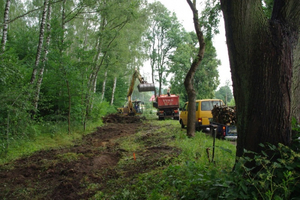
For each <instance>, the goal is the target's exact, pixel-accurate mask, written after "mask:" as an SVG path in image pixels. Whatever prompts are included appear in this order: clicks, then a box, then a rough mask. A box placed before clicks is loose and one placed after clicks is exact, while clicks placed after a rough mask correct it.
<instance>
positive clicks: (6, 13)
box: [1, 0, 10, 54]
mask: <svg viewBox="0 0 300 200" xmlns="http://www.w3.org/2000/svg"><path fill="white" fill-rule="evenodd" d="M9 8H10V0H6V5H5V10H4V23H3V24H4V25H3V32H2V41H1V50H2V52H1V54H2V53H4V52H5V46H6V42H7V30H8V22H9Z"/></svg>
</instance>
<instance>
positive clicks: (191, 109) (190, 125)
mask: <svg viewBox="0 0 300 200" xmlns="http://www.w3.org/2000/svg"><path fill="white" fill-rule="evenodd" d="M187 2H188V4H189V6H190V8H191V10H192V11H193V18H194V26H195V31H196V34H197V38H198V42H199V51H198V54H197V57H196V58H195V59H194V60H193V63H192V65H191V68H190V70H189V71H188V73H187V75H186V77H185V80H184V86H185V89H186V91H187V94H188V100H189V106H188V122H187V136H188V137H193V136H195V118H196V110H195V107H196V92H195V89H194V86H193V81H194V75H195V72H196V70H197V68H198V66H199V65H200V63H201V61H202V59H203V55H204V51H205V42H204V38H203V33H202V31H201V30H200V24H199V20H198V19H199V18H198V10H197V9H196V0H194V2H193V3H192V2H191V1H190V0H187Z"/></svg>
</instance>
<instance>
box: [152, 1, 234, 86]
mask: <svg viewBox="0 0 300 200" xmlns="http://www.w3.org/2000/svg"><path fill="white" fill-rule="evenodd" d="M154 1H160V2H161V3H162V4H163V5H164V6H165V7H166V8H167V9H168V10H170V11H171V12H175V13H176V16H177V18H178V20H179V22H180V23H181V24H182V25H183V27H184V28H185V30H186V31H195V29H194V24H193V13H192V10H191V8H190V7H189V5H188V3H187V1H186V0H148V2H149V3H153V2H154ZM198 2H199V3H197V9H198V10H199V15H200V10H201V6H202V7H204V3H203V2H204V1H199V0H198ZM201 2H202V5H201ZM219 32H220V33H219V34H218V35H215V36H214V38H213V44H214V46H215V48H216V51H217V58H218V59H219V60H221V65H220V66H219V67H218V71H219V80H220V85H219V87H221V86H224V85H226V81H229V82H230V85H231V73H230V66H229V58H228V51H227V46H226V37H225V28H224V21H223V18H222V17H221V19H220V25H219Z"/></svg>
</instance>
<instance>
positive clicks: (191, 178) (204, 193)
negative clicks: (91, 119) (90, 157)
mask: <svg viewBox="0 0 300 200" xmlns="http://www.w3.org/2000/svg"><path fill="white" fill-rule="evenodd" d="M149 123H151V126H152V127H153V128H152V131H151V133H149V132H147V131H146V132H145V131H144V130H143V129H142V130H140V132H139V133H137V134H135V135H132V136H131V137H127V138H122V139H121V140H119V141H117V142H118V143H120V147H121V148H122V149H124V150H126V152H128V156H124V157H123V158H122V160H121V161H120V162H119V169H117V170H119V173H120V174H121V173H122V172H121V170H122V169H123V168H124V165H126V163H128V161H129V160H130V158H132V152H140V151H143V149H145V144H151V145H152V146H153V147H166V146H169V147H172V148H176V149H179V150H180V152H181V153H180V154H179V156H177V157H175V158H174V157H170V156H167V155H166V156H162V159H163V161H162V160H158V161H156V162H157V163H156V164H157V165H159V167H156V168H155V169H154V170H151V171H148V172H146V173H142V174H139V175H136V176H135V177H130V178H126V177H124V178H123V177H122V176H120V178H119V179H114V180H111V181H110V182H109V185H110V187H108V188H112V190H107V191H101V192H98V193H97V194H96V195H95V196H94V197H93V198H92V199H181V198H183V199H199V198H200V197H201V198H200V199H205V198H202V197H209V198H213V197H217V196H218V195H219V192H220V191H219V190H217V188H218V187H219V186H218V184H219V185H222V186H223V185H224V183H225V182H226V175H227V174H228V172H230V171H231V170H232V168H233V165H234V160H235V145H233V144H232V143H230V142H229V141H222V140H216V144H215V157H214V161H212V150H213V146H212V144H213V139H212V137H211V136H209V135H206V134H205V133H202V132H197V133H196V136H195V137H194V138H188V137H186V129H181V128H180V125H179V123H178V121H175V120H164V121H159V120H157V119H156V118H153V120H151V121H150V122H149ZM149 134H150V136H149ZM147 136H148V137H147ZM145 137H147V140H145V139H144V140H143V142H141V141H142V139H141V138H145ZM137 159H138V158H137ZM152 160H154V159H152ZM137 163H138V162H137ZM130 164H133V163H132V162H131V163H130ZM136 165H139V164H136ZM137 167H138V166H137ZM216 184H217V185H216ZM120 186H121V187H120ZM210 188H215V189H216V190H210Z"/></svg>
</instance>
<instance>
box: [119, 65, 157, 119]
mask: <svg viewBox="0 0 300 200" xmlns="http://www.w3.org/2000/svg"><path fill="white" fill-rule="evenodd" d="M135 79H138V80H139V81H140V84H139V85H138V86H137V88H138V90H139V92H149V91H155V86H154V84H153V83H147V82H146V81H145V80H144V78H143V77H142V76H141V74H140V73H139V72H138V70H137V69H135V70H134V73H133V75H132V79H131V83H130V86H129V89H128V92H127V106H125V107H122V108H118V113H120V114H123V115H129V116H134V115H136V114H141V113H142V105H143V104H144V102H142V101H131V95H132V92H133V87H134V84H135Z"/></svg>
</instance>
